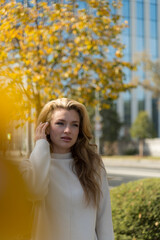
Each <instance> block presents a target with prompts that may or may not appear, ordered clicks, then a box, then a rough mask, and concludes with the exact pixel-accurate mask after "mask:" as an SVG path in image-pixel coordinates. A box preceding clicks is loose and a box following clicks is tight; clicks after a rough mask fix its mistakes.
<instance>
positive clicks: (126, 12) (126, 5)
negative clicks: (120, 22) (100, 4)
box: [122, 0, 130, 18]
mask: <svg viewBox="0 0 160 240" xmlns="http://www.w3.org/2000/svg"><path fill="white" fill-rule="evenodd" d="M122 15H123V17H125V18H128V17H129V16H130V11H129V1H125V0H123V1H122Z"/></svg>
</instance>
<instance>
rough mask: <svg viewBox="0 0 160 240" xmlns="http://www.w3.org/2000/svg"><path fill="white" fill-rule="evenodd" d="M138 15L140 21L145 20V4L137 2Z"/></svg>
mask: <svg viewBox="0 0 160 240" xmlns="http://www.w3.org/2000/svg"><path fill="white" fill-rule="evenodd" d="M136 14H137V18H138V19H144V4H143V2H136Z"/></svg>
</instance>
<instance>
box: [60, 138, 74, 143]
mask: <svg viewBox="0 0 160 240" xmlns="http://www.w3.org/2000/svg"><path fill="white" fill-rule="evenodd" d="M61 139H62V140H63V141H66V142H69V141H71V140H72V138H70V137H61Z"/></svg>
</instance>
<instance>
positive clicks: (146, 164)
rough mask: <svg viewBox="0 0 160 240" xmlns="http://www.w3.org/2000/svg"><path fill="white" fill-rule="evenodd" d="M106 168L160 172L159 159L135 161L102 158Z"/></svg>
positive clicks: (130, 159)
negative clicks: (127, 168) (129, 168)
mask: <svg viewBox="0 0 160 240" xmlns="http://www.w3.org/2000/svg"><path fill="white" fill-rule="evenodd" d="M102 159H103V161H104V163H105V165H106V166H121V167H122V166H123V167H137V168H150V169H152V168H154V169H155V168H156V169H159V170H160V159H159V160H158V159H157V160H153V159H145V158H143V159H136V157H135V159H134V158H128V159H127V158H126V157H125V158H124V159H123V157H122V158H116V157H115V158H114V157H102Z"/></svg>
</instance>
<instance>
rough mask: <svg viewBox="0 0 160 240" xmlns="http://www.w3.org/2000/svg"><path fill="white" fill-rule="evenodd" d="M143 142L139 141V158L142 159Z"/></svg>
mask: <svg viewBox="0 0 160 240" xmlns="http://www.w3.org/2000/svg"><path fill="white" fill-rule="evenodd" d="M143 148H144V140H143V139H139V156H140V157H143Z"/></svg>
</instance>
